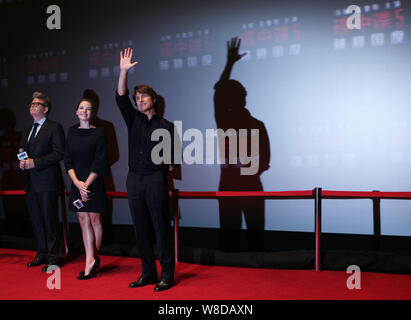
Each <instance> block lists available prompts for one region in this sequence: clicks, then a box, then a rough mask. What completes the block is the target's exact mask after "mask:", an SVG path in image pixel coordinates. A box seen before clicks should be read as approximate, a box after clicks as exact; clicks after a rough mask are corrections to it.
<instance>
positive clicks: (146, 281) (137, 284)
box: [128, 276, 157, 288]
mask: <svg viewBox="0 0 411 320" xmlns="http://www.w3.org/2000/svg"><path fill="white" fill-rule="evenodd" d="M156 282H157V279H155V278H143V277H142V276H141V277H140V278H139V279H138V280H137V281H134V282H132V283H130V284H129V285H128V287H129V288H140V287H144V286H146V285H148V284H155V283H156Z"/></svg>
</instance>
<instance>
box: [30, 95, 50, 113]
mask: <svg viewBox="0 0 411 320" xmlns="http://www.w3.org/2000/svg"><path fill="white" fill-rule="evenodd" d="M32 98H33V99H36V98H37V99H40V100H43V101H44V104H45V105H46V107H47V108H48V110H47V114H49V113H50V111H51V100H50V98H49V97H48V96H46V95H45V94H44V93H43V92H39V91H35V92H33V95H32Z"/></svg>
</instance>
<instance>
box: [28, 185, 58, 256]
mask: <svg viewBox="0 0 411 320" xmlns="http://www.w3.org/2000/svg"><path fill="white" fill-rule="evenodd" d="M26 202H27V206H28V211H29V215H30V219H31V224H32V226H33V232H34V236H35V237H36V240H37V257H38V258H40V259H47V260H48V264H60V258H61V252H62V239H61V230H60V224H59V219H58V191H46V192H33V191H28V192H27V194H26Z"/></svg>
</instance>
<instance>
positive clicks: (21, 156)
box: [17, 148, 29, 160]
mask: <svg viewBox="0 0 411 320" xmlns="http://www.w3.org/2000/svg"><path fill="white" fill-rule="evenodd" d="M28 158H29V156H28V155H27V152H26V151H24V149H23V148H20V149H19V153H18V154H17V159H19V160H26V159H28Z"/></svg>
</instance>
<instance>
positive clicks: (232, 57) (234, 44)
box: [227, 37, 247, 63]
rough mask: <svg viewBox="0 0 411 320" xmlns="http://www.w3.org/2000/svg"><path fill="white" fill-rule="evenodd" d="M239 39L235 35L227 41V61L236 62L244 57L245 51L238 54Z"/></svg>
mask: <svg viewBox="0 0 411 320" xmlns="http://www.w3.org/2000/svg"><path fill="white" fill-rule="evenodd" d="M240 45H241V39H238V38H237V37H233V38H231V40H230V41H227V61H229V62H232V63H234V62H237V61H238V60H240V59H241V58H242V57H244V56H245V55H246V54H247V53H246V52H245V53H243V54H239V53H238V49H240Z"/></svg>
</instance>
